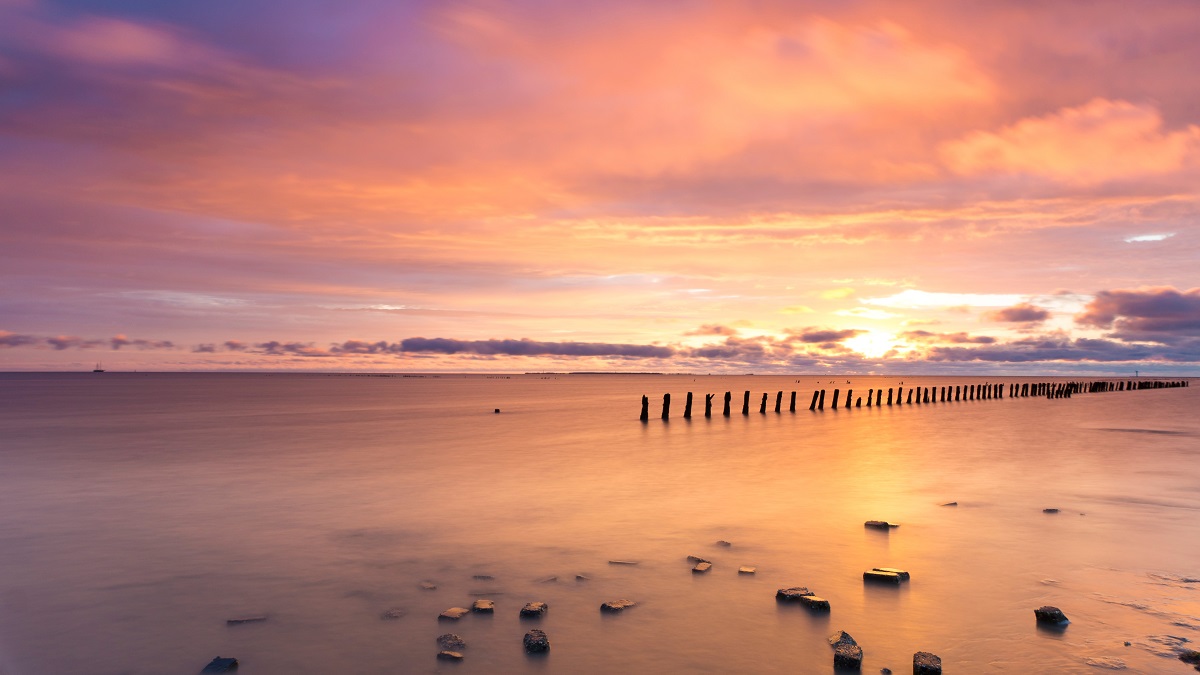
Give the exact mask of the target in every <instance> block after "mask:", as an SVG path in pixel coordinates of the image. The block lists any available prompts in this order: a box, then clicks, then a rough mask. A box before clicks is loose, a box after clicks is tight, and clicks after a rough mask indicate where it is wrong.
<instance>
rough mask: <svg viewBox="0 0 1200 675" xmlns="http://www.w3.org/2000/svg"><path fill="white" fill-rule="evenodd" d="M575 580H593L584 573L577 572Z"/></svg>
mask: <svg viewBox="0 0 1200 675" xmlns="http://www.w3.org/2000/svg"><path fill="white" fill-rule="evenodd" d="M575 581H591V580H590V579H588V578H587V577H586V576H584V575H582V574H576V575H575Z"/></svg>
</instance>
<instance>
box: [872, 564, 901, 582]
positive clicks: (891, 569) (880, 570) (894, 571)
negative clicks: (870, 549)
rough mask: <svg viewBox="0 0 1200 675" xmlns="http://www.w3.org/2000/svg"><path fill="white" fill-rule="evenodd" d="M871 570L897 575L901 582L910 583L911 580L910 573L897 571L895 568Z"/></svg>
mask: <svg viewBox="0 0 1200 675" xmlns="http://www.w3.org/2000/svg"><path fill="white" fill-rule="evenodd" d="M871 570H872V571H874V572H891V573H892V574H895V575H896V576H898V577H900V581H908V580H909V574H908V572H906V571H904V570H900V569H896V568H895V567H872V568H871Z"/></svg>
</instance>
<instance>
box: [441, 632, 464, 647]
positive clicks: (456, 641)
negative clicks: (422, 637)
mask: <svg viewBox="0 0 1200 675" xmlns="http://www.w3.org/2000/svg"><path fill="white" fill-rule="evenodd" d="M437 643H438V646H439V647H441V648H442V649H452V650H454V651H458V650H460V649H463V648H465V647H466V646H467V641H466V640H464V639H462V636H461V635H458V634H456V633H445V634H443V635H439V636H437Z"/></svg>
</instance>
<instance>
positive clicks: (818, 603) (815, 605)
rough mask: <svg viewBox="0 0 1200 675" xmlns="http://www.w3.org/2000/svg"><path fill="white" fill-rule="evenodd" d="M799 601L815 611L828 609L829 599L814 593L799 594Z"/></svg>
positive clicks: (826, 610)
mask: <svg viewBox="0 0 1200 675" xmlns="http://www.w3.org/2000/svg"><path fill="white" fill-rule="evenodd" d="M800 602H801V604H803V605H804V606H805V607H807V608H809V609H811V610H814V611H817V612H828V611H829V601H828V600H826V599H825V598H821V597H817V596H815V595H802V596H800Z"/></svg>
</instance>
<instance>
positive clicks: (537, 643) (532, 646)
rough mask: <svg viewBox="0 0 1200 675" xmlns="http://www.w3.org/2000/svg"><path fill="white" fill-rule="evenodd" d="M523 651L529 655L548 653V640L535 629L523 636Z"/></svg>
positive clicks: (542, 633)
mask: <svg viewBox="0 0 1200 675" xmlns="http://www.w3.org/2000/svg"><path fill="white" fill-rule="evenodd" d="M525 651H526V652H529V653H530V654H540V653H542V652H548V651H550V639H549V638H547V637H546V634H545V633H544V632H542V631H540V630H538V629H536V628H534V629H533V630H531V631H529V632H528V633H526V634H525Z"/></svg>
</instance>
